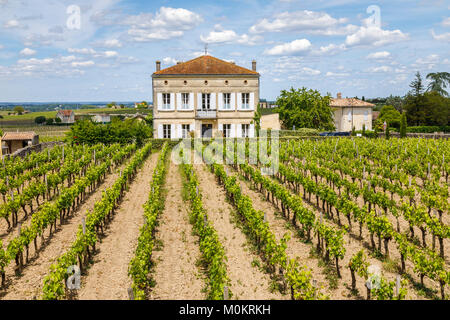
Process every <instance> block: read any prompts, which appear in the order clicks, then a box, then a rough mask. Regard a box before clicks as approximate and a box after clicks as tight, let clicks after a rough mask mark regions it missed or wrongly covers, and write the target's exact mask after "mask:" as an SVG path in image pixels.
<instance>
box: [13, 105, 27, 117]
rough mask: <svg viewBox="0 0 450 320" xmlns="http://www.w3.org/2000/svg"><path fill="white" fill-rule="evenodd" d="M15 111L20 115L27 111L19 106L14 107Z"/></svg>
mask: <svg viewBox="0 0 450 320" xmlns="http://www.w3.org/2000/svg"><path fill="white" fill-rule="evenodd" d="M13 111H14V112H15V113H17V114H19V115H20V114H22V113H23V112H24V111H25V109H24V108H23V107H22V106H17V107H14V109H13Z"/></svg>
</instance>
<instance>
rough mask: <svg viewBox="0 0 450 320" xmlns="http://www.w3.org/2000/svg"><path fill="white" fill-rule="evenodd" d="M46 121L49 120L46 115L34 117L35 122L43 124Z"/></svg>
mask: <svg viewBox="0 0 450 320" xmlns="http://www.w3.org/2000/svg"><path fill="white" fill-rule="evenodd" d="M45 121H47V119H46V118H45V117H44V116H39V117H36V118H34V122H35V123H37V124H43V123H45Z"/></svg>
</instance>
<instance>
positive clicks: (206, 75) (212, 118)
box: [153, 56, 259, 139]
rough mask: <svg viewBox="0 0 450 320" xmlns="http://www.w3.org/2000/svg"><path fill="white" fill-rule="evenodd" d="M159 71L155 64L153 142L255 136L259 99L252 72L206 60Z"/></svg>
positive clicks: (210, 58) (257, 86)
mask: <svg viewBox="0 0 450 320" xmlns="http://www.w3.org/2000/svg"><path fill="white" fill-rule="evenodd" d="M158 68H159V64H158V63H157V72H155V73H154V74H153V105H154V111H153V119H154V120H153V128H154V137H155V138H172V139H178V138H185V137H187V136H190V135H194V136H195V137H217V136H220V135H223V136H225V137H230V138H232V137H243V136H248V137H253V136H254V130H255V129H254V123H253V118H254V115H255V110H256V107H257V104H258V101H259V74H258V73H256V70H253V71H251V70H248V69H245V68H241V67H238V66H236V65H234V64H233V63H229V62H225V61H222V60H219V59H216V58H213V57H210V56H203V57H200V58H197V59H194V60H191V61H188V62H186V63H181V64H178V65H176V66H174V67H172V68H168V69H165V70H158ZM253 68H254V69H256V63H254V64H253ZM209 129H211V130H209ZM190 131H192V132H193V133H189V132H190Z"/></svg>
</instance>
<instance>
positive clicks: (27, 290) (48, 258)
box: [0, 162, 127, 300]
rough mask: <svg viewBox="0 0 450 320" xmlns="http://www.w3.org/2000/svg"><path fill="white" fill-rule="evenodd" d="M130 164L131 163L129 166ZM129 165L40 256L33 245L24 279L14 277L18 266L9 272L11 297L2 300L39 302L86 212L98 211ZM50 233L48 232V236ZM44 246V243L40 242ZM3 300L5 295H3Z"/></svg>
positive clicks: (48, 241)
mask: <svg viewBox="0 0 450 320" xmlns="http://www.w3.org/2000/svg"><path fill="white" fill-rule="evenodd" d="M125 163H127V162H125ZM124 166H125V164H122V165H121V166H119V167H117V168H116V169H114V170H113V172H112V173H111V174H107V176H106V179H105V181H104V182H103V184H102V185H100V186H99V188H97V190H96V191H94V192H93V193H92V194H90V195H88V196H87V199H86V201H85V202H84V203H83V204H82V205H81V206H80V207H79V208H78V209H77V210H76V211H75V212H73V213H72V214H71V215H70V217H69V219H68V220H66V222H65V224H63V225H62V226H61V225H59V224H58V226H57V232H56V233H53V235H52V236H51V237H50V238H48V237H47V236H46V238H45V243H44V245H43V246H41V245H39V246H38V250H40V251H39V253H38V255H37V256H36V253H35V252H34V246H33V245H30V262H29V263H28V264H27V265H26V266H25V268H24V270H23V272H22V275H21V276H19V277H17V276H15V275H14V276H13V274H14V273H13V271H12V267H13V264H14V262H12V263H11V264H10V266H9V267H8V269H11V270H10V272H9V275H10V276H9V280H7V281H8V282H10V286H9V287H8V288H7V289H6V290H7V293H6V294H5V295H4V296H3V297H2V299H5V300H7V299H8V300H30V299H39V298H40V295H41V292H42V285H43V279H44V277H45V276H46V275H47V274H48V272H49V270H50V266H51V265H52V264H53V263H55V262H56V260H57V259H58V258H59V257H60V256H61V255H62V254H64V253H65V252H66V251H67V250H68V249H69V248H70V246H71V245H72V243H73V241H75V239H76V233H77V231H78V227H79V225H80V224H81V221H82V218H83V217H85V215H86V212H87V211H88V210H89V211H90V210H92V209H93V208H94V204H95V203H96V202H97V201H99V200H100V199H101V198H102V192H103V191H104V190H106V189H107V188H109V187H111V186H112V185H113V184H114V182H115V181H116V179H117V177H118V176H119V172H120V170H121V168H123V167H124ZM47 233H48V231H46V234H47ZM38 242H39V243H40V240H38ZM0 296H1V291H0Z"/></svg>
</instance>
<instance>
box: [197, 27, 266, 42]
mask: <svg viewBox="0 0 450 320" xmlns="http://www.w3.org/2000/svg"><path fill="white" fill-rule="evenodd" d="M214 29H215V30H214V31H211V32H210V33H209V34H208V35H207V36H203V35H201V36H200V40H201V41H202V42H204V43H239V44H246V45H255V44H256V43H257V42H258V41H260V40H261V39H262V37H260V36H253V37H250V36H248V35H247V34H243V35H238V34H237V33H236V32H234V31H233V30H224V29H222V27H221V26H220V25H216V26H215V27H214Z"/></svg>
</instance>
